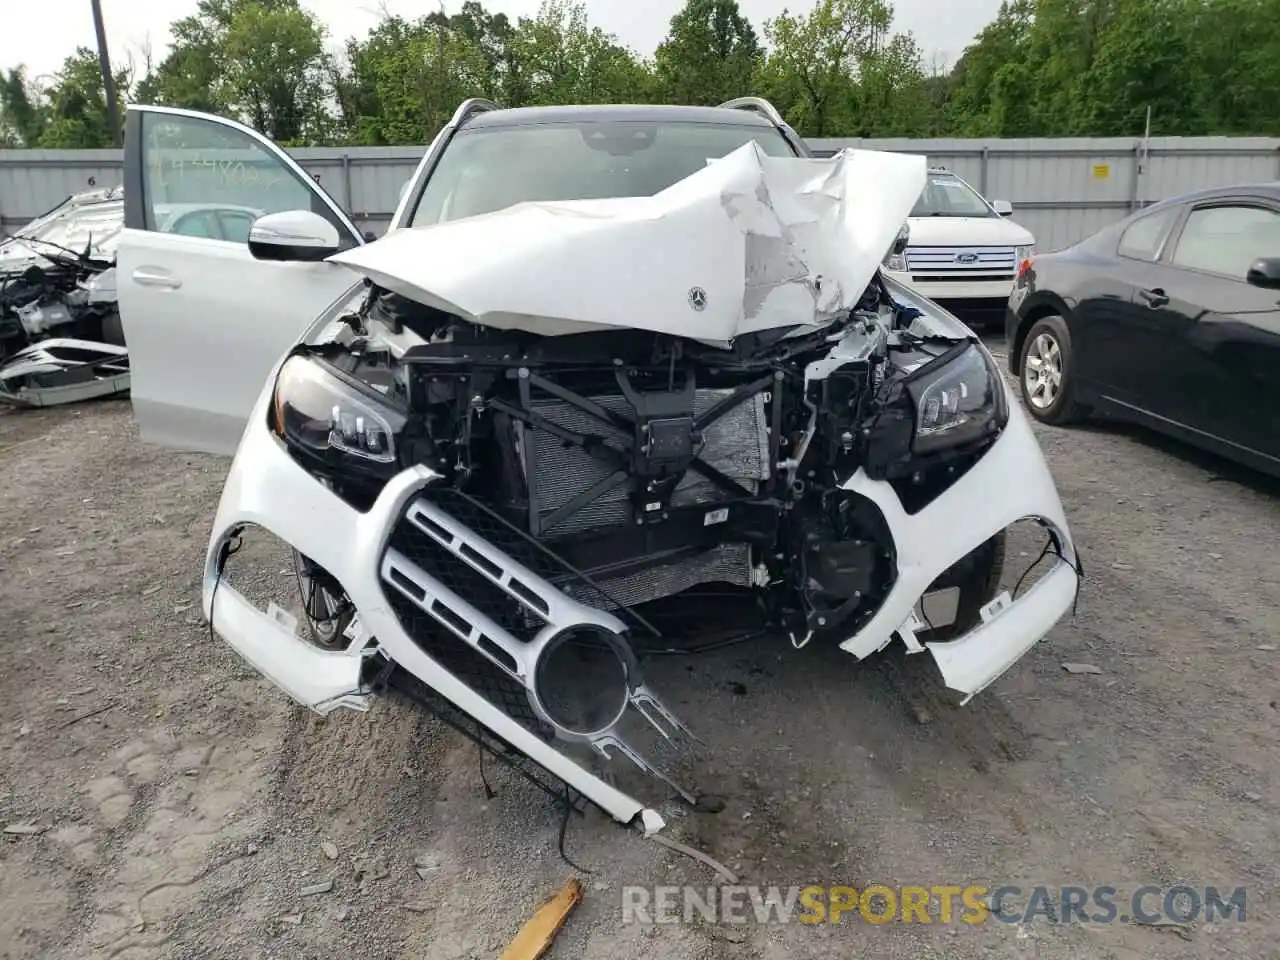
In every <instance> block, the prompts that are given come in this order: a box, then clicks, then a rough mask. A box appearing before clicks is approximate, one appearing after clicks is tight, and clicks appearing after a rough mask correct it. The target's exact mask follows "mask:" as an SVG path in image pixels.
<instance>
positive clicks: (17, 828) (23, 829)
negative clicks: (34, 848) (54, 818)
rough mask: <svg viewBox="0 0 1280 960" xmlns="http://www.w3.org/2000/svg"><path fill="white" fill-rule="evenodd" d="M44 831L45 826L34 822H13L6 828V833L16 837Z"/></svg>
mask: <svg viewBox="0 0 1280 960" xmlns="http://www.w3.org/2000/svg"><path fill="white" fill-rule="evenodd" d="M44 831H45V828H44V827H38V826H36V825H35V824H34V823H11V824H9V825H8V826H6V827H5V828H4V832H5V833H7V834H9V835H10V836H14V837H29V836H33V835H35V834H37V833H44Z"/></svg>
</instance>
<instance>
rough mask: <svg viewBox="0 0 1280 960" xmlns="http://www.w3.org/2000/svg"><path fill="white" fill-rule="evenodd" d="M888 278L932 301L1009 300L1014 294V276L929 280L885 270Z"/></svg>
mask: <svg viewBox="0 0 1280 960" xmlns="http://www.w3.org/2000/svg"><path fill="white" fill-rule="evenodd" d="M884 272H885V274H886V275H887V276H890V277H893V279H895V280H897V281H898V282H899V283H905V284H906V285H907V286H909V287H911V289H913V290H915V291H916V292H918V293H919V294H920V295H921V296H924V297H928V298H929V299H930V300H999V301H1001V302H1003V301H1005V300H1008V299H1009V294H1011V293H1012V292H1013V276H1012V275H1010V276H1009V278H1008V279H1007V280H977V281H974V280H970V281H962V280H946V281H938V280H929V279H928V278H927V276H926V275H916V274H912V273H910V272H909V271H904V270H885V271H884Z"/></svg>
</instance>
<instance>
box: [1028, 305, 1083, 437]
mask: <svg viewBox="0 0 1280 960" xmlns="http://www.w3.org/2000/svg"><path fill="white" fill-rule="evenodd" d="M1018 360H1019V363H1018V369H1019V371H1020V373H1019V374H1018V390H1019V392H1020V393H1021V394H1022V402H1023V403H1024V404H1025V405H1026V408H1027V410H1028V411H1030V413H1031V415H1032V416H1033V417H1035V418H1036V419H1037V420H1039V421H1041V422H1042V423H1050V424H1054V425H1057V426H1061V425H1064V424H1068V423H1074V422H1076V421H1079V420H1082V419H1084V416H1085V413H1086V411H1085V408H1084V407H1083V405H1081V404H1080V403H1079V401H1077V399H1076V387H1077V384H1076V381H1075V377H1074V375H1073V374H1074V369H1073V362H1074V355H1073V354H1072V345H1071V331H1070V330H1069V329H1068V328H1067V322H1066V321H1065V320H1063V319H1062V317H1059V316H1049V317H1041V318H1040V319H1039V320H1037V321H1036V322H1035V323H1033V324H1032V325H1031V329H1030V330H1028V331H1027V336H1026V338H1025V339H1024V340H1023V341H1022V355H1021V356H1020V357H1019V358H1018Z"/></svg>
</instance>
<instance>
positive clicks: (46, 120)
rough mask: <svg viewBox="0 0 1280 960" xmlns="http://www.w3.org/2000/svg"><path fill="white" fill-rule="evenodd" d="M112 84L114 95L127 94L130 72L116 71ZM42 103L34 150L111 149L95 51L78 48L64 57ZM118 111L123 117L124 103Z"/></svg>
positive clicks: (38, 108)
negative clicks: (116, 92) (122, 92)
mask: <svg viewBox="0 0 1280 960" xmlns="http://www.w3.org/2000/svg"><path fill="white" fill-rule="evenodd" d="M115 81H116V90H117V91H125V90H128V89H129V86H130V83H131V78H130V71H129V70H127V69H125V70H119V71H116V75H115ZM118 95H119V94H118ZM42 101H43V102H41V103H39V104H38V105H37V106H36V114H35V115H36V116H37V117H39V118H40V120H39V121H38V122H39V139H38V140H37V141H36V143H35V144H32V145H33V146H39V147H45V148H48V149H62V150H75V149H86V148H95V147H110V146H112V142H111V125H110V122H109V120H108V118H107V96H106V94H105V93H104V92H103V88H102V69H101V65H100V64H99V62H98V54H97V52H96V51H94V50H90V49H89V48H87V47H78V48H77V49H76V52H75V53H74V54H73V55H72V56H70V57H67V59H66V61H65V62H64V63H63V65H62V69H61V70H60V71H59V72H58V73H57V74H56V79H55V82H54V83H53V84H52V85H51V86H50V87H49V88H48V89H47V90H46V91H45V92H44V95H43V97H42ZM118 108H119V111H120V113H121V114H123V113H124V103H123V100H122V101H121V102H120V103H119V104H118Z"/></svg>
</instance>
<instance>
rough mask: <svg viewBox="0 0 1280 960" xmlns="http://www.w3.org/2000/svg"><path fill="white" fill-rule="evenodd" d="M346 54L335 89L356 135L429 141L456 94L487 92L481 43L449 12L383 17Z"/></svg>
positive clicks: (361, 139) (374, 140) (365, 139)
mask: <svg viewBox="0 0 1280 960" xmlns="http://www.w3.org/2000/svg"><path fill="white" fill-rule="evenodd" d="M347 61H348V67H347V69H346V70H345V71H338V72H337V74H336V78H335V79H336V82H335V92H336V98H337V101H338V104H339V109H340V111H341V113H342V120H343V123H344V126H345V128H346V130H347V138H348V139H349V140H350V141H351V142H354V143H369V144H400V143H416V144H423V143H427V142H428V141H429V140H430V139H431V138H432V137H433V136H435V133H436V131H438V130H439V129H440V127H441V126H443V125H444V123H445V122H446V121H447V120H448V119H449V116H450V115H451V114H452V113H453V111H454V109H455V108H456V107H457V106H458V104H459V103H460V102H461V101H462V100H464V99H466V98H467V97H472V96H479V95H486V94H489V93H490V91H489V90H487V89H486V83H487V82H489V80H490V79H491V78H492V73H491V71H490V66H489V61H488V60H486V58H485V52H484V50H483V49H482V47H481V46H480V45H479V44H478V43H476V42H475V41H473V40H472V39H471V37H469V36H468V35H467V34H466V33H465V32H464V31H463V30H460V29H459V28H458V27H457V25H456V24H455V23H453V22H451V21H450V20H449V19H447V18H437V17H422V18H419V19H418V20H413V21H410V20H405V19H404V18H402V17H387V18H384V19H383V21H382V22H381V23H379V24H378V26H377V27H375V28H374V29H373V30H371V31H370V32H369V35H368V37H367V38H366V39H365V40H363V41H355V40H352V41H350V42H349V43H348V44H347Z"/></svg>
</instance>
